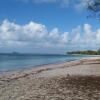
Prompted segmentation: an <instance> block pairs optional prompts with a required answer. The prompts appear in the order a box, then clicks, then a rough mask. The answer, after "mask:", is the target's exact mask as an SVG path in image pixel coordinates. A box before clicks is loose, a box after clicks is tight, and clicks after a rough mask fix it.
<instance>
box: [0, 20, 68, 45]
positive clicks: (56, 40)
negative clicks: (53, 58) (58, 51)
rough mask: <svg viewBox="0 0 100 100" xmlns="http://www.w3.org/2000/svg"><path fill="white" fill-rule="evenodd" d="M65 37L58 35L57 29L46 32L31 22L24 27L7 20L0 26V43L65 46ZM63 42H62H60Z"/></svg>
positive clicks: (44, 27)
mask: <svg viewBox="0 0 100 100" xmlns="http://www.w3.org/2000/svg"><path fill="white" fill-rule="evenodd" d="M67 38H68V37H67V35H66V34H65V33H60V32H59V30H58V29H57V28H54V29H53V30H51V32H48V30H47V28H46V26H45V25H43V24H40V23H35V22H33V21H31V22H29V23H28V24H25V25H18V24H16V23H14V22H10V21H9V20H4V21H3V22H2V23H1V25H0V42H1V43H3V45H4V44H6V45H9V44H18V45H19V44H21V45H22V44H27V45H28V44H33V45H39V44H41V45H47V44H49V45H51V46H53V45H58V46H60V45H65V43H66V42H67V41H66V40H65V39H67ZM62 41H63V42H62Z"/></svg>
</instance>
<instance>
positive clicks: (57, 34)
mask: <svg viewBox="0 0 100 100" xmlns="http://www.w3.org/2000/svg"><path fill="white" fill-rule="evenodd" d="M86 1H90V0H0V52H13V51H18V52H24V53H25V52H27V53H64V52H66V51H70V50H86V49H93V50H94V49H97V48H99V47H100V27H99V26H100V22H99V21H97V20H95V19H92V18H91V19H87V17H86V16H87V15H88V14H89V12H88V11H87V10H86V6H87V3H86Z"/></svg>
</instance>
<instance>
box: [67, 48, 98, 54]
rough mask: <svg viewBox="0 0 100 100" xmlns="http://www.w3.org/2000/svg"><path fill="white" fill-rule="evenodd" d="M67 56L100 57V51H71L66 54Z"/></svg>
mask: <svg viewBox="0 0 100 100" xmlns="http://www.w3.org/2000/svg"><path fill="white" fill-rule="evenodd" d="M67 54H86V55H100V49H99V50H97V51H93V50H86V51H72V52H67Z"/></svg>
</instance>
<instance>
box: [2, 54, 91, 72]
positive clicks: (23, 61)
mask: <svg viewBox="0 0 100 100" xmlns="http://www.w3.org/2000/svg"><path fill="white" fill-rule="evenodd" d="M84 57H90V56H89V55H58V54H0V72H3V71H12V70H20V69H25V68H32V67H38V66H39V65H45V64H52V63H60V62H64V61H71V60H77V59H81V58H84Z"/></svg>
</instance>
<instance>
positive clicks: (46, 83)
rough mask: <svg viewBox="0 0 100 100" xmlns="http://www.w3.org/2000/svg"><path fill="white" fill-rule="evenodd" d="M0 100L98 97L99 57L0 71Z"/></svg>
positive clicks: (90, 99)
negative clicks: (0, 72) (19, 69)
mask: <svg viewBox="0 0 100 100" xmlns="http://www.w3.org/2000/svg"><path fill="white" fill-rule="evenodd" d="M0 100H100V58H99V57H94V58H88V59H81V60H76V61H71V62H64V63H60V64H50V65H44V66H41V67H38V68H32V69H25V70H21V71H12V72H5V73H2V74H0Z"/></svg>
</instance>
